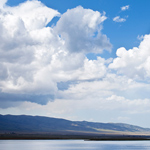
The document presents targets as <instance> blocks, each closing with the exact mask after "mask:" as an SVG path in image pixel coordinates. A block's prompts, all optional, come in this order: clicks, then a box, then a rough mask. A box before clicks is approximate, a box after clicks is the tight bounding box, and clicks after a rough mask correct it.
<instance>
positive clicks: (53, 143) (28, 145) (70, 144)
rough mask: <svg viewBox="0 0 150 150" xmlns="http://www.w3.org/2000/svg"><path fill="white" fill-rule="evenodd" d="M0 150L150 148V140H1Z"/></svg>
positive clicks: (133, 149)
mask: <svg viewBox="0 0 150 150" xmlns="http://www.w3.org/2000/svg"><path fill="white" fill-rule="evenodd" d="M0 150H150V141H82V140H0Z"/></svg>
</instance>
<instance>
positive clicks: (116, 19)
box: [113, 16, 126, 22]
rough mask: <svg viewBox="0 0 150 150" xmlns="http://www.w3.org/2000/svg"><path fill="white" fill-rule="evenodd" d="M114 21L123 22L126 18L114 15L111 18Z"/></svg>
mask: <svg viewBox="0 0 150 150" xmlns="http://www.w3.org/2000/svg"><path fill="white" fill-rule="evenodd" d="M113 21H114V22H125V21H126V19H125V18H120V16H116V17H114V18H113Z"/></svg>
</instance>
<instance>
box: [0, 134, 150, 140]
mask: <svg viewBox="0 0 150 150" xmlns="http://www.w3.org/2000/svg"><path fill="white" fill-rule="evenodd" d="M0 140H85V141H143V140H150V136H147V135H50V134H0Z"/></svg>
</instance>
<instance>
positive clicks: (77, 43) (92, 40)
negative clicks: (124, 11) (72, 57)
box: [55, 6, 111, 53]
mask: <svg viewBox="0 0 150 150" xmlns="http://www.w3.org/2000/svg"><path fill="white" fill-rule="evenodd" d="M106 19H107V18H106V16H105V13H103V14H101V13H100V12H98V11H93V10H91V9H84V8H83V7H81V6H79V7H76V8H74V9H71V10H68V11H67V12H66V13H64V14H63V15H62V16H61V18H60V20H59V21H58V22H57V25H56V27H55V30H56V31H57V33H58V34H59V35H61V38H63V39H64V40H65V43H64V46H65V48H66V49H67V50H69V51H70V52H78V53H81V52H84V53H89V52H93V53H102V51H103V50H104V49H107V50H109V51H110V50H111V44H110V42H109V39H108V38H107V36H106V35H103V34H101V30H102V23H103V22H104V21H105V20H106Z"/></svg>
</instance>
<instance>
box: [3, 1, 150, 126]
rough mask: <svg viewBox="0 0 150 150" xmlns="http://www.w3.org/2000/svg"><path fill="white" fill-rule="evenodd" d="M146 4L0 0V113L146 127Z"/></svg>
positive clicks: (149, 29) (149, 66) (149, 28)
mask: <svg viewBox="0 0 150 150" xmlns="http://www.w3.org/2000/svg"><path fill="white" fill-rule="evenodd" d="M149 5H150V1H149V0H145V1H141V2H140V1H134V0H122V1H120V0H113V1H112V0H105V1H104V0H94V1H91V0H86V1H85V0H76V1H75V0H63V1H62V0H57V1H52V0H49V1H46V0H41V1H37V0H33V1H32V0H31V1H25V0H8V1H6V0H2V1H1V2H0V9H1V11H0V19H1V20H0V27H1V28H0V32H1V34H0V39H1V43H0V67H1V71H0V113H1V114H15V115H19V114H27V115H42V116H50V117H59V118H66V119H70V120H87V121H98V122H124V123H130V124H135V125H140V126H144V127H150V121H149V115H150V111H149V107H150V95H149V91H150V44H149V43H150V42H149V41H150V20H149V18H148V16H149V14H150V11H149Z"/></svg>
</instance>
